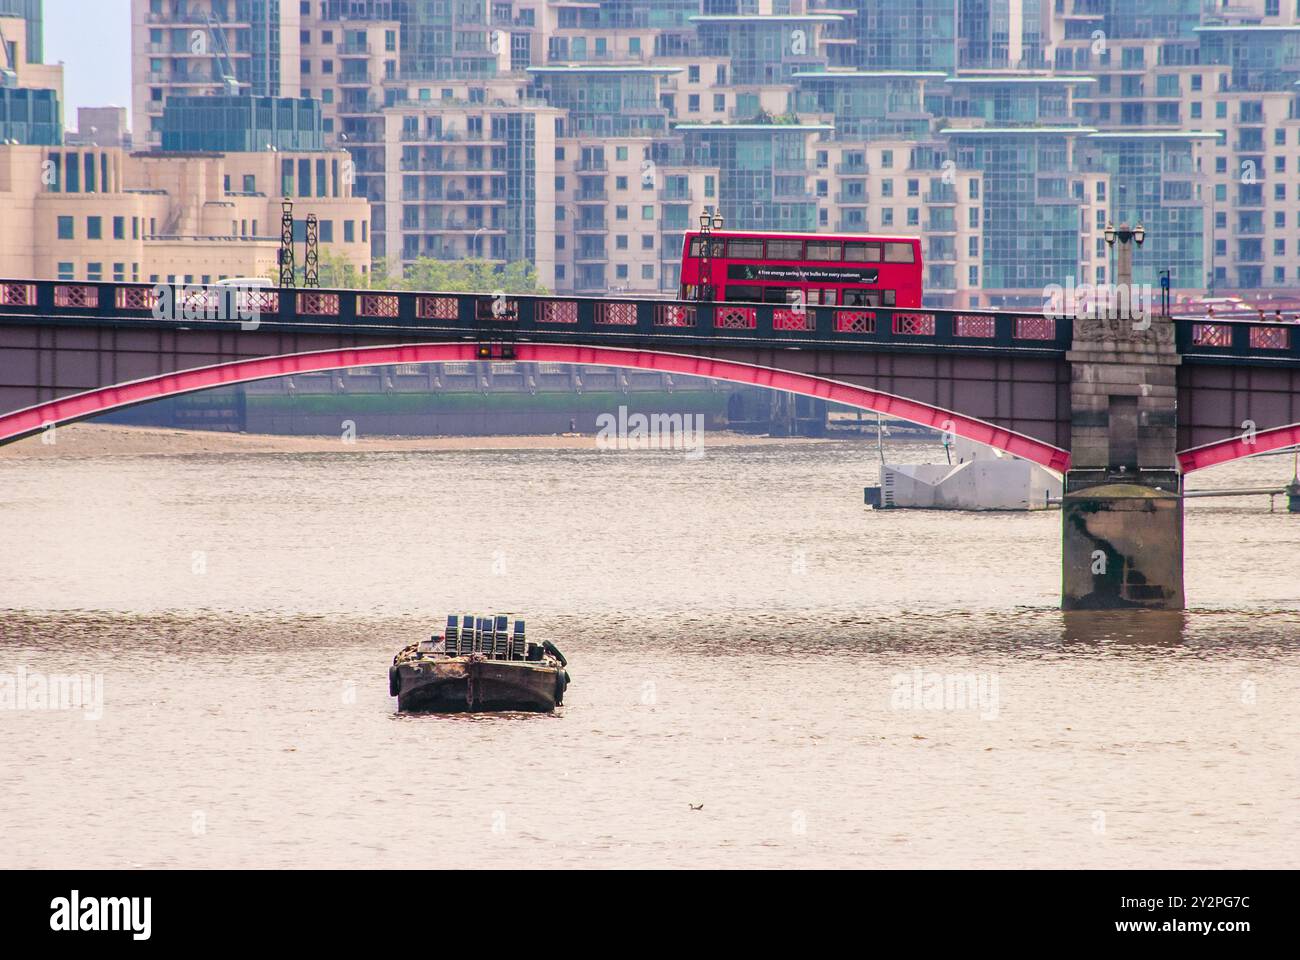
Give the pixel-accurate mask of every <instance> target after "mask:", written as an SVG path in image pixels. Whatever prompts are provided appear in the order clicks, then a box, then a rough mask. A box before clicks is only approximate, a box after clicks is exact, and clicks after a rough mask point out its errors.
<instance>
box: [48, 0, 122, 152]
mask: <svg viewBox="0 0 1300 960" xmlns="http://www.w3.org/2000/svg"><path fill="white" fill-rule="evenodd" d="M60 60H62V61H63V89H64V97H65V98H66V103H65V104H64V108H63V117H64V123H65V125H67V126H69V127H76V125H77V108H78V107H104V106H108V105H110V104H113V105H116V106H119V107H126V108H127V109H128V110H129V109H130V108H131V0H45V62H46V63H58V62H59V61H60Z"/></svg>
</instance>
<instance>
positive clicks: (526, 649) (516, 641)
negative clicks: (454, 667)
mask: <svg viewBox="0 0 1300 960" xmlns="http://www.w3.org/2000/svg"><path fill="white" fill-rule="evenodd" d="M509 630H510V618H509V616H507V615H505V614H500V613H499V614H497V615H496V617H476V616H474V615H473V614H469V613H467V614H465V616H464V617H460V618H458V617H457V616H456V615H455V614H454V613H453V614H452V615H451V616H449V617H447V629H446V632H445V633H444V634H443V635H442V637H441V638H439V637H436V636H435V637H433V638H432V640H429V641H425V642H424V643H421V644H420V646H421V647H424V646H425V644H426V643H427V644H428V645H429V646H428V648H427V649H426V650H424V651H422V652H427V653H446V655H447V656H449V657H467V656H469V655H470V654H472V653H481V654H482V655H483V656H485V657H488V658H489V659H496V660H532V661H533V662H537V661H540V660H541V659H542V657H543V656H544V655H545V652H546V648H545V646H544V645H539V644H530V643H529V642H528V637H527V633H526V632H525V629H524V621H523V620H518V619H516V620H515V629H514V633H513V634H512V633H510V632H509ZM440 641H441V644H442V648H441V650H440V649H439V642H440Z"/></svg>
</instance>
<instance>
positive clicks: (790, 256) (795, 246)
mask: <svg viewBox="0 0 1300 960" xmlns="http://www.w3.org/2000/svg"><path fill="white" fill-rule="evenodd" d="M767 259H769V260H802V259H803V241H802V240H769V241H767Z"/></svg>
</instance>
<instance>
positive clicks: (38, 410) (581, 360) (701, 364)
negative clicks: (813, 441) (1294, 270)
mask: <svg viewBox="0 0 1300 960" xmlns="http://www.w3.org/2000/svg"><path fill="white" fill-rule="evenodd" d="M513 347H514V354H515V356H514V359H515V360H517V361H519V362H523V363H574V364H583V365H600V366H609V367H624V368H631V369H640V370H654V371H656V372H660V373H675V374H681V375H684V376H695V377H708V378H711V379H714V380H725V381H729V382H731V383H740V384H750V385H755V386H761V387H770V388H771V389H774V390H785V391H788V392H790V393H797V394H801V395H803V396H808V397H817V398H819V399H822V400H830V401H834V402H836V403H843V404H846V405H848V406H851V407H860V408H862V409H865V410H873V411H877V412H879V413H883V414H886V415H889V416H893V417H898V418H899V419H902V420H908V421H911V422H912V423H919V424H921V425H923V426H927V427H933V428H935V429H936V430H946V431H949V432H951V433H953V434H955V435H956V436H959V437H964V438H966V439H968V440H974V441H976V442H978V443H985V444H988V445H989V446H991V447H995V448H996V449H999V450H1004V451H1006V452H1007V453H1011V454H1014V455H1015V456H1018V457H1023V458H1024V459H1026V460H1030V461H1033V462H1034V463H1037V464H1040V465H1042V466H1044V467H1046V468H1048V469H1049V470H1055V471H1057V472H1059V473H1064V472H1065V470H1066V469H1067V468H1068V467H1069V464H1070V455H1069V453H1068V452H1067V451H1065V450H1062V449H1060V448H1059V447H1054V446H1052V445H1051V444H1048V443H1044V442H1043V441H1041V440H1035V439H1034V438H1033V437H1028V436H1025V435H1024V434H1020V433H1016V432H1014V431H1011V430H1007V429H1005V428H1003V427H999V426H995V425H994V424H991V423H988V422H986V421H984V420H977V419H975V418H974V417H968V416H965V415H963V414H960V413H957V412H955V411H952V410H944V409H942V408H940V407H934V406H930V405H929V404H925V403H920V402H918V401H915V400H908V399H906V398H905V397H899V396H895V395H894V394H890V393H883V392H881V391H879V390H870V389H867V388H866V387H859V386H854V385H853V384H849V383H843V382H841V381H838V380H829V379H826V378H824V377H814V376H809V375H808V374H803V373H794V372H791V371H786V370H776V369H773V368H771V367H762V366H757V365H753V364H747V363H738V362H736V361H732V360H715V359H711V358H708V357H693V356H687V355H684V354H677V353H661V352H658V351H653V350H627V349H620V348H617V347H582V346H569V345H564V344H537V343H516V344H514V345H513ZM478 359H479V357H478V352H477V345H476V344H474V343H470V342H457V343H419V344H402V345H393V346H381V347H356V348H351V349H347V350H322V351H319V352H313V353H293V354H285V355H282V356H275V357H259V358H256V359H252V360H237V361H232V362H230V363H222V364H216V365H213V366H208V367H196V368H194V369H191V370H181V371H178V372H176V373H167V374H162V375H161V376H156V377H148V378H146V379H143V380H135V381H132V382H130V383H123V384H117V385H115V386H111V387H101V388H98V389H95V390H88V391H86V392H85V393H78V394H72V395H71V396H67V397H61V398H60V399H58V400H50V401H47V402H45V403H40V404H37V405H35V406H32V407H27V408H25V409H23V410H17V411H15V412H13V413H9V414H6V415H4V416H0V444H5V443H11V442H13V441H15V440H20V439H22V438H23V437H28V436H32V435H33V434H36V433H40V432H41V431H42V430H44V429H46V428H48V427H49V426H51V425H57V424H61V423H72V422H74V421H77V420H85V419H88V418H90V417H93V416H96V415H98V414H101V413H105V412H107V411H109V410H116V409H120V408H122V407H128V406H132V405H134V404H138V403H145V402H147V401H150V400H158V399H161V398H163V397H172V396H177V395H178V394H183V393H194V392H196V391H199V390H208V389H211V388H213V387H222V386H229V385H231V384H239V383H249V382H251V381H253V380H268V379H272V378H275V377H284V376H290V375H292V374H299V373H320V372H324V371H327V370H342V369H346V368H348V367H379V366H389V365H393V364H405V363H439V362H458V361H472V360H478Z"/></svg>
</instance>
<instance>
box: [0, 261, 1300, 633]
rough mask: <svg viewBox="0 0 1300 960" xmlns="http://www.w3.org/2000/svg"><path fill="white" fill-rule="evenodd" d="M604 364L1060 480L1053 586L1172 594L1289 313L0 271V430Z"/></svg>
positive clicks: (1290, 429) (1288, 413)
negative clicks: (339, 379)
mask: <svg viewBox="0 0 1300 960" xmlns="http://www.w3.org/2000/svg"><path fill="white" fill-rule="evenodd" d="M494 359H495V360H513V361H516V362H522V363H534V362H535V363H577V364H600V365H606V366H616V367H625V368H639V369H648V370H656V371H663V372H670V373H676V374H683V375H693V376H702V377H710V378H714V379H718V380H726V381H731V382H735V383H741V384H755V385H759V386H765V387H771V388H773V389H777V390H784V391H789V392H792V393H798V394H804V395H807V396H812V397H818V398H822V399H826V400H830V401H834V402H838V403H843V404H846V405H849V406H854V407H859V408H862V409H868V410H873V411H879V412H881V413H884V414H888V415H891V416H895V417H899V418H901V419H905V420H910V421H913V422H915V423H920V424H923V425H926V426H930V427H934V428H936V429H939V430H943V431H946V432H948V433H951V434H953V435H956V436H962V437H966V438H968V439H971V440H975V441H978V442H981V443H987V444H989V445H991V446H993V447H996V448H998V449H1001V450H1004V451H1007V452H1009V453H1012V454H1015V455H1016V456H1020V457H1024V458H1026V459H1029V460H1032V461H1034V462H1036V463H1039V464H1041V465H1043V466H1045V467H1047V468H1049V469H1052V470H1055V471H1058V472H1060V473H1062V474H1064V475H1065V477H1066V484H1065V489H1066V502H1065V505H1064V508H1063V511H1062V517H1063V543H1064V550H1063V564H1064V565H1063V577H1062V581H1063V585H1062V603H1063V606H1065V607H1066V608H1076V607H1102V608H1107V607H1132V606H1136V607H1159V608H1170V607H1172V608H1181V607H1182V606H1183V605H1184V599H1183V589H1182V498H1181V489H1182V477H1183V476H1184V475H1185V474H1187V473H1190V472H1192V471H1194V470H1198V469H1202V468H1204V467H1208V466H1213V465H1215V464H1219V463H1224V462H1228V461H1230V460H1233V459H1237V458H1239V457H1243V456H1249V455H1252V454H1256V453H1263V452H1266V451H1268V450H1273V449H1279V448H1283V447H1288V446H1292V445H1295V444H1297V443H1300V325H1297V324H1287V323H1279V322H1272V323H1269V322H1266V321H1245V320H1221V319H1205V318H1173V319H1168V318H1161V317H1152V318H1148V319H1147V320H1144V321H1135V320H1131V319H1117V318H1109V319H1074V318H1070V317H1056V318H1053V317H1051V316H1048V315H1045V314H1043V313H1035V312H999V311H969V310H967V311H950V310H931V309H887V308H879V307H871V308H848V307H841V308H835V307H824V306H808V307H806V308H799V307H794V306H785V305H779V304H732V303H727V304H723V303H695V302H682V301H668V300H642V299H622V298H610V297H606V298H578V297H556V296H515V295H483V294H454V293H418V292H390V291H372V290H322V289H314V288H313V289H297V290H295V289H287V288H284V289H281V288H244V289H236V288H230V287H219V286H218V287H192V286H191V287H155V286H153V285H146V284H138V283H72V282H62V281H49V280H0V443H9V442H12V441H14V440H18V439H21V438H23V437H27V436H31V435H33V434H37V433H40V432H41V431H44V430H49V429H52V428H53V427H55V426H57V425H59V424H63V423H69V422H73V421H76V420H82V419H86V418H89V417H93V416H96V415H97V414H100V413H104V412H106V411H109V410H115V409H120V408H122V407H126V406H130V405H133V404H138V403H145V402H148V401H150V400H155V399H159V398H162V397H167V396H175V395H178V394H182V393H189V392H193V391H197V390H205V389H209V388H211V387H217V386H224V385H228V384H237V383H246V382H249V381H253V380H261V379H267V378H271V377H280V376H287V375H292V374H295V373H306V372H319V371H325V370H336V369H345V368H349V367H361V366H366V367H369V366H384V365H390V364H410V363H426V362H437V361H466V360H494Z"/></svg>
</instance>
